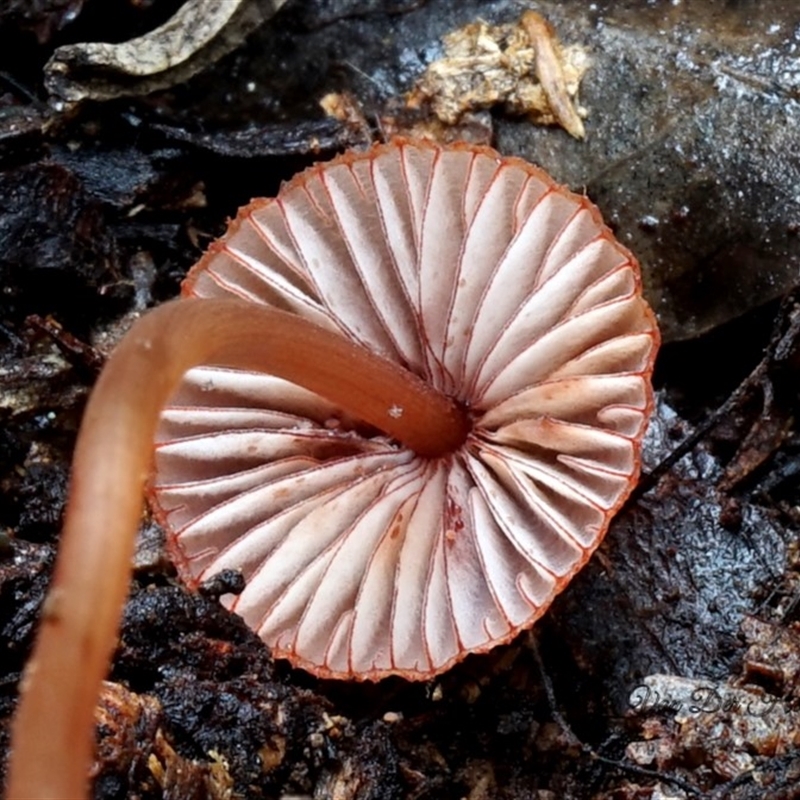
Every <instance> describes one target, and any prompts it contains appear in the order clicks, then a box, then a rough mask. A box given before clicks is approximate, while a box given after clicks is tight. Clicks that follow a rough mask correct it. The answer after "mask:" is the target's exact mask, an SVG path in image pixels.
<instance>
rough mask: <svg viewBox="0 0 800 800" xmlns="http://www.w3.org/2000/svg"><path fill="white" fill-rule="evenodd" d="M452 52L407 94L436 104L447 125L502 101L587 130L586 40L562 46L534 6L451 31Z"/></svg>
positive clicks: (510, 109)
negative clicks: (581, 98)
mask: <svg viewBox="0 0 800 800" xmlns="http://www.w3.org/2000/svg"><path fill="white" fill-rule="evenodd" d="M443 43H444V56H443V57H442V58H441V59H438V60H437V61H434V62H433V63H432V64H430V65H429V66H428V68H427V69H426V70H425V74H424V75H423V76H422V77H421V78H420V79H419V80H418V81H417V83H416V85H415V86H414V88H413V89H412V90H411V91H410V92H409V93H408V95H407V96H406V104H407V106H408V107H409V108H411V109H419V108H423V107H425V108H429V109H430V110H431V111H432V112H433V114H434V115H435V116H436V117H437V118H438V119H439V120H440V121H441V122H442V123H444V124H445V125H459V124H460V123H461V122H462V120H463V119H464V117H465V115H468V116H467V118H468V119H471V118H472V116H473V115H474V114H475V113H476V112H479V111H484V110H487V109H491V108H493V107H495V106H500V107H501V108H502V109H503V110H504V111H505V112H506V113H507V114H511V115H514V116H524V117H527V118H528V119H529V120H530V121H531V122H532V123H534V124H536V125H560V126H561V127H562V128H564V130H566V131H567V133H569V134H570V135H571V136H574V137H575V138H576V139H582V138H583V137H584V135H585V131H584V127H583V122H582V120H581V116H582V115H583V116H585V115H586V111H585V110H584V109H582V108H580V107H579V106H577V105H576V102H577V94H578V88H579V86H580V82H581V80H582V78H583V76H584V74H585V73H586V70H587V69H588V68H589V63H590V62H589V56H588V51H587V50H586V48H585V47H583V46H581V45H570V46H568V47H565V46H562V45H561V43H560V42H559V41H558V38H557V37H556V33H555V30H554V28H553V27H552V25H550V23H548V22H547V21H546V20H545V19H544V18H543V17H542V16H541V15H539V14H537V13H535V12H533V11H526V12H525V13H524V14H523V15H522V18H521V19H520V21H519V22H518V23H517V24H514V25H490V24H488V23H487V22H484V21H483V20H479V21H478V22H472V23H470V24H468V25H465V26H464V27H463V28H460V29H458V30H456V31H453V32H452V33H449V34H447V35H446V36H445V37H444V38H443Z"/></svg>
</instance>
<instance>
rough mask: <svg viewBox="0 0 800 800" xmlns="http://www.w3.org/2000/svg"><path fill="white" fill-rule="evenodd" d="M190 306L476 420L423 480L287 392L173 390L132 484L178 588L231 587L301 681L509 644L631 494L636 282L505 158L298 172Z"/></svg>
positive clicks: (648, 321)
mask: <svg viewBox="0 0 800 800" xmlns="http://www.w3.org/2000/svg"><path fill="white" fill-rule="evenodd" d="M184 294H186V295H188V296H195V297H224V296H230V295H234V296H236V297H240V298H247V299H248V300H252V301H253V302H255V303H267V304H273V305H275V306H278V307H280V308H283V309H288V310H290V311H292V312H294V313H296V314H299V315H301V316H303V317H306V318H308V319H309V320H312V321H313V322H314V323H316V324H318V325H320V326H322V327H324V328H327V329H330V330H332V331H338V332H339V333H342V334H344V335H346V336H348V337H351V338H352V339H353V340H355V341H357V342H359V343H361V344H363V345H365V346H366V347H367V348H370V349H371V350H373V351H375V352H377V353H380V354H383V355H384V356H386V357H387V358H389V359H392V360H394V361H396V362H398V363H400V364H401V365H403V366H405V367H407V368H408V369H410V370H411V371H413V372H414V373H416V374H417V375H419V376H421V377H422V378H424V379H425V380H426V381H429V382H430V383H431V384H432V385H433V386H435V387H436V388H437V389H439V390H440V391H442V392H443V393H445V394H447V395H450V396H452V397H455V398H457V399H458V400H459V401H461V402H462V403H463V404H464V405H465V406H466V407H467V408H468V409H469V412H470V415H471V418H472V420H473V425H472V430H471V432H470V434H469V435H468V437H467V440H466V441H465V443H464V444H463V446H462V447H461V448H460V449H459V450H457V451H456V452H453V453H452V454H449V455H446V456H443V457H439V458H423V457H421V456H418V455H416V454H415V453H414V452H412V451H410V450H409V449H407V448H405V447H403V446H401V445H398V444H397V443H396V442H394V441H391V440H389V439H388V438H387V437H386V436H384V435H382V434H380V433H379V432H376V431H374V430H365V429H364V428H363V426H362V427H359V424H358V422H357V421H356V420H352V419H347V418H346V417H345V416H343V415H342V413H341V412H340V411H339V409H337V408H336V407H335V406H333V405H332V404H331V403H330V402H328V401H327V400H324V399H323V398H321V397H319V396H317V395H315V394H313V393H312V392H310V391H307V390H305V389H302V388H300V387H298V386H295V385H293V384H291V383H288V382H286V381H284V380H282V379H279V378H275V377H272V376H269V375H263V374H256V373H252V372H246V371H240V370H234V369H223V368H216V367H213V366H208V367H205V366H204V367H199V368H196V369H193V370H191V371H190V372H189V373H187V375H186V377H185V379H184V381H183V383H182V385H181V387H180V388H179V390H178V392H177V394H176V395H175V396H174V398H173V399H172V401H171V403H170V406H169V407H168V408H167V409H166V410H165V411H164V413H163V416H162V421H161V425H160V429H159V432H158V439H157V445H156V470H155V474H154V477H153V480H152V485H151V499H152V502H153V505H154V507H155V510H156V513H157V516H158V518H159V519H160V521H161V522H162V524H164V525H165V527H166V528H167V531H168V540H169V543H170V548H171V553H172V555H173V557H174V559H175V562H176V564H177V567H178V570H179V572H180V574H181V576H182V577H183V578H184V579H185V580H186V581H187V582H188V583H189V584H191V585H196V584H197V583H198V582H200V581H203V580H205V579H207V578H209V577H210V576H212V575H213V574H215V573H217V572H219V571H220V570H222V569H226V568H233V569H237V570H241V572H242V573H243V574H244V577H245V579H246V588H245V589H244V591H243V592H242V593H241V594H240V595H239V596H237V597H228V598H226V602H227V604H228V605H229V607H230V608H231V609H233V610H234V611H235V612H236V613H238V614H240V615H241V616H242V617H243V618H244V619H245V620H246V621H247V623H248V624H249V625H250V626H251V627H252V628H253V629H254V630H255V631H257V632H258V633H259V634H260V635H261V636H262V638H263V639H264V640H265V641H266V642H267V643H268V644H269V645H270V646H271V647H272V649H273V651H274V653H275V655H276V656H278V657H285V658H287V659H289V660H290V661H291V662H292V663H293V664H295V665H297V666H300V667H302V668H304V669H306V670H308V671H310V672H312V673H314V674H316V675H319V676H322V677H333V678H357V679H379V678H382V677H384V676H387V675H391V674H399V675H402V676H404V677H406V678H409V679H427V678H430V677H431V676H432V675H434V674H436V673H439V672H442V671H443V670H446V669H447V668H449V667H450V666H452V665H453V664H454V663H456V662H457V661H459V660H460V659H462V658H464V656H465V655H467V654H468V653H472V652H485V651H488V650H489V649H491V648H493V647H495V646H496V645H498V644H500V643H503V642H507V641H509V640H510V639H512V638H513V637H514V636H515V635H516V634H517V633H518V632H519V631H520V630H522V629H525V628H528V627H530V626H531V625H532V624H533V623H534V621H535V620H536V619H537V618H539V617H540V616H541V615H542V614H543V613H544V611H545V610H546V609H547V607H548V606H549V604H550V603H551V602H552V600H553V598H554V597H555V595H556V594H557V593H558V592H560V591H561V590H562V589H563V588H564V587H565V586H566V585H567V583H568V582H569V580H570V578H571V577H572V576H573V575H574V574H575V573H576V572H577V571H578V570H579V569H580V568H581V567H582V566H583V565H584V564H585V563H586V561H587V560H588V559H589V557H590V556H591V554H592V552H593V551H594V550H595V549H596V548H597V546H598V545H599V544H600V542H601V541H602V538H603V536H604V534H605V533H606V530H607V529H608V526H609V523H610V521H611V518H612V517H613V515H614V513H615V512H616V511H617V510H618V509H619V508H620V506H621V505H622V504H623V503H624V501H625V499H626V498H627V496H628V494H629V493H630V491H631V490H632V488H633V486H634V485H635V483H636V480H637V478H638V474H639V470H640V449H641V440H642V436H643V434H644V431H645V428H646V425H647V421H648V418H649V416H650V412H651V409H652V388H651V382H650V378H651V373H652V368H653V361H654V358H655V353H656V350H657V347H658V342H659V335H658V329H657V326H656V321H655V317H654V315H653V313H652V311H651V310H650V308H649V307H648V305H647V303H646V302H645V301H644V299H643V298H642V294H641V279H640V273H639V266H638V264H637V262H636V260H635V259H634V257H633V256H632V255H631V253H630V252H628V250H626V249H625V248H624V247H622V246H621V245H620V244H619V243H618V242H616V241H615V239H614V238H613V236H612V235H611V233H610V231H609V230H608V229H607V228H606V227H605V225H604V224H603V222H602V219H601V217H600V214H599V212H598V210H597V209H596V208H595V206H594V205H592V203H590V202H589V201H588V200H587V199H586V198H585V197H583V196H580V195H577V194H574V193H572V192H570V191H568V190H566V189H564V188H563V187H561V186H558V185H557V184H555V183H554V182H553V181H552V179H551V178H550V177H548V175H547V174H546V173H544V172H543V171H542V170H540V169H538V168H536V167H534V166H531V165H530V164H528V163H526V162H524V161H522V160H520V159H516V158H504V157H501V156H500V155H499V154H498V153H496V152H495V151H493V150H491V149H488V148H483V147H473V146H470V145H466V144H457V145H453V146H439V145H436V144H433V143H429V142H411V141H405V140H395V141H393V142H391V143H390V144H387V145H379V146H375V147H373V148H372V149H370V150H368V151H366V152H360V153H347V154H345V155H342V156H339V157H338V158H335V159H333V160H332V161H330V162H328V163H324V164H321V165H317V166H314V167H312V168H310V169H308V170H306V171H305V172H303V173H301V174H300V175H298V176H296V177H295V178H294V179H292V180H291V181H290V182H289V183H288V184H286V185H284V186H283V187H282V189H281V191H280V193H279V194H278V197H277V198H275V199H266V200H265V199H259V200H255V201H253V202H252V203H251V204H250V205H248V206H246V207H244V208H243V209H241V210H240V212H239V215H238V216H237V218H236V219H235V220H234V221H233V222H232V223H231V225H230V227H229V229H228V232H227V233H226V234H225V236H224V237H223V238H222V239H220V240H219V241H217V242H215V243H214V244H213V245H212V246H211V248H210V249H209V251H208V252H207V253H206V255H205V256H204V257H203V258H202V259H201V261H200V262H199V263H198V264H197V265H196V266H195V267H194V268H193V269H192V271H191V272H190V274H189V276H188V278H187V280H186V282H185V284H184ZM397 413H402V409H398V410H397Z"/></svg>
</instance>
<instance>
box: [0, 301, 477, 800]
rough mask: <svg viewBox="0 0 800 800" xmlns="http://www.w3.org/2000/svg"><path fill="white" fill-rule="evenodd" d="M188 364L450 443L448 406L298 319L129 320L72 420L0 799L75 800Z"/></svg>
mask: <svg viewBox="0 0 800 800" xmlns="http://www.w3.org/2000/svg"><path fill="white" fill-rule="evenodd" d="M198 364H216V365H221V366H235V367H242V368H245V369H252V370H259V371H263V372H268V373H269V374H272V375H278V376H280V377H283V378H287V379H288V380H291V381H293V382H295V383H298V384H300V385H302V386H305V387H306V388H308V389H312V390H313V391H315V392H317V393H319V394H321V395H323V396H324V397H326V398H327V399H329V400H331V401H332V402H334V403H336V404H337V405H340V406H341V407H342V408H343V410H345V411H347V412H349V413H350V414H352V415H354V416H356V417H358V418H360V419H362V420H364V421H365V422H368V423H370V424H372V425H375V426H376V427H378V428H380V429H382V430H383V431H385V432H386V433H387V434H389V435H390V436H393V437H395V438H397V439H398V440H400V441H401V442H403V443H404V444H405V445H406V446H408V447H410V448H412V449H413V450H415V451H417V452H418V453H420V454H422V455H426V456H432V457H433V456H438V455H442V454H444V453H447V452H450V451H452V450H454V449H456V448H457V447H458V446H460V445H461V444H462V442H463V440H464V438H465V436H466V433H467V420H466V417H465V415H464V414H463V413H462V412H461V411H460V410H459V409H458V408H457V407H456V405H455V404H454V403H453V402H452V401H451V400H449V399H448V398H446V397H444V396H443V395H441V394H439V393H437V392H435V391H433V390H432V389H431V388H430V387H428V386H426V385H425V384H424V383H423V382H422V381H421V380H420V379H418V378H416V377H415V376H414V375H411V374H410V373H408V372H406V371H405V370H403V369H401V368H400V367H398V366H397V365H395V364H393V363H391V362H388V361H386V360H385V359H383V358H380V357H378V356H376V355H374V354H373V353H370V352H368V351H367V350H365V349H364V348H362V347H359V346H357V345H355V344H353V343H352V342H351V341H349V340H348V339H346V338H344V337H342V336H338V335H336V334H332V333H330V332H328V331H324V330H322V329H320V328H317V327H315V326H313V325H311V324H310V323H308V322H307V321H304V320H302V319H300V318H298V317H296V316H294V315H291V314H287V313H286V312H283V311H278V310H275V309H272V308H268V307H265V306H258V305H255V304H252V303H245V302H243V301H239V300H189V301H185V300H184V301H180V302H173V303H168V304H166V305H164V306H161V307H160V308H158V309H156V310H154V311H152V312H150V313H149V314H147V315H146V316H144V317H143V318H142V319H140V320H139V321H137V322H136V323H135V324H134V325H133V327H132V328H131V330H130V332H129V333H128V335H127V336H126V337H125V338H124V339H123V341H122V342H121V343H120V345H119V346H118V347H117V349H116V350H115V352H114V353H113V355H112V356H111V358H110V359H109V361H108V363H107V364H106V366H105V369H104V370H103V373H102V374H101V376H100V378H99V380H98V382H97V386H96V387H95V389H94V391H93V393H92V396H91V398H90V399H89V403H88V405H87V408H86V413H85V415H84V419H83V424H82V426H81V431H80V434H79V436H78V442H77V445H76V450H75V457H74V461H73V473H72V485H71V487H70V497H69V503H68V506H67V512H66V518H65V523H64V531H63V533H62V538H61V545H60V551H59V555H58V560H57V563H56V567H55V573H54V576H53V583H52V587H51V589H50V593H49V595H48V597H47V599H46V601H45V604H44V608H43V610H42V618H41V623H40V628H39V633H38V637H37V640H36V644H35V646H34V650H33V654H32V656H31V658H30V661H29V662H28V665H27V667H26V670H25V676H24V678H23V681H22V687H21V699H20V703H19V707H18V709H17V713H16V716H15V719H14V723H13V729H12V755H11V761H10V765H9V773H8V789H7V798H8V799H9V800H21V798H36V800H47V799H48V798H53V799H55V798H58V800H63V798H85V797H87V796H88V778H87V774H88V769H89V764H90V759H91V757H92V750H93V731H94V725H93V722H94V708H95V704H96V701H97V697H98V693H99V688H100V682H101V681H102V679H103V678H104V677H105V675H106V673H107V670H108V665H109V661H110V659H111V656H112V653H113V650H114V646H115V643H116V634H117V629H118V626H119V618H120V614H121V610H122V606H123V603H124V601H125V596H126V594H127V591H128V583H129V579H130V560H131V555H132V551H133V543H134V538H135V534H136V530H137V528H138V524H139V520H140V517H141V510H142V492H143V488H144V483H145V480H146V478H147V476H148V473H149V471H150V468H151V461H152V457H153V437H154V434H155V429H156V425H157V423H158V417H159V413H160V411H161V409H162V407H163V405H164V404H165V402H166V401H167V399H168V398H169V396H170V395H171V393H172V392H173V391H174V389H175V387H176V385H177V384H178V382H179V381H180V379H181V377H182V375H183V374H184V373H185V372H186V371H187V370H188V369H190V368H191V367H193V366H196V365H198Z"/></svg>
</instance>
